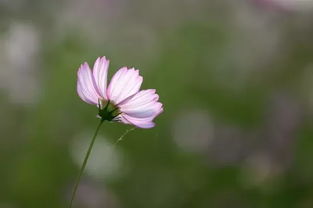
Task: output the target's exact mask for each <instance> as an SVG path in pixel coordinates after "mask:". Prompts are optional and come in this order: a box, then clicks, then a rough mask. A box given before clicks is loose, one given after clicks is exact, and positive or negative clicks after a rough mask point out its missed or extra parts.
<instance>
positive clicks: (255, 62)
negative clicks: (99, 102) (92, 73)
mask: <svg viewBox="0 0 313 208" xmlns="http://www.w3.org/2000/svg"><path fill="white" fill-rule="evenodd" d="M30 5H31V6H30ZM146 6H147V7H146ZM154 7H156V8H164V11H163V12H162V11H160V12H155V11H154V9H153V8H154ZM145 8H148V9H145ZM173 8H176V9H173ZM0 11H1V14H0V16H1V21H0V22H1V30H0V45H1V49H2V50H1V51H0V52H1V57H2V58H1V59H0V63H1V68H2V69H1V73H0V79H1V80H0V81H1V82H2V83H4V84H1V85H0V87H1V89H0V100H1V103H0V106H1V108H0V116H1V125H0V130H1V132H2V134H1V135H2V136H1V140H0V142H1V143H0V144H1V145H0V164H1V169H0V170H1V171H0V178H1V187H0V208H19V207H23V208H36V207H41V208H42V207H44V208H50V207H51V208H56V207H66V205H67V203H68V200H69V194H70V193H71V189H72V185H73V182H74V179H75V177H76V175H77V173H78V170H79V165H80V163H77V162H75V161H74V158H73V155H72V148H73V143H74V142H75V141H76V140H77V139H78V137H79V135H81V133H84V132H87V133H88V134H89V135H90V137H91V136H92V132H93V131H94V128H96V125H97V122H98V121H97V119H96V117H95V116H96V113H97V109H96V108H95V107H94V106H89V105H87V104H85V103H83V102H82V101H81V100H80V99H79V97H78V96H77V94H76V71H77V68H78V67H79V65H80V64H81V63H82V62H84V61H87V62H88V63H89V64H90V65H92V64H93V62H94V60H95V59H96V57H98V56H102V55H105V56H106V57H108V58H109V59H110V61H111V62H110V63H111V65H110V72H109V74H110V75H112V74H113V73H114V72H115V71H116V70H117V69H118V68H119V67H121V66H124V65H127V66H134V67H136V68H139V69H140V70H141V74H142V75H143V77H144V83H143V88H156V89H157V92H158V94H159V95H160V99H161V102H162V103H164V109H165V111H164V113H163V114H161V115H160V116H159V118H157V119H156V123H157V126H156V127H155V128H153V129H149V130H144V129H136V130H135V131H133V132H131V133H129V134H128V135H127V136H126V137H125V138H124V140H123V141H122V142H120V143H119V144H118V145H117V146H114V147H113V148H116V149H117V150H118V151H120V152H122V155H123V161H122V162H121V166H122V167H123V168H120V171H121V172H122V173H116V176H115V177H114V176H113V177H109V178H106V177H103V178H102V179H99V178H95V177H93V176H92V174H90V173H88V171H86V172H85V174H84V178H83V181H82V184H81V186H82V187H83V186H84V185H85V186H87V187H89V186H90V187H89V188H90V190H91V191H88V190H89V189H86V190H87V191H86V190H85V189H84V190H83V188H82V190H81V192H80V194H78V196H77V199H76V201H77V202H76V207H90V208H92V207H95V208H97V207H108V208H109V207H112V208H114V207H127V208H141V207H143V208H146V207H149V208H159V207H162V208H167V207H168V208H185V207H186V208H190V207H195V208H206V207H217V208H223V207H225V208H226V207H238V208H245V207H247V208H248V207H255V208H271V207H273V208H274V207H275V208H277V207H284V208H293V207H297V208H309V207H313V166H312V165H311V160H310V158H312V156H313V151H312V149H313V128H312V127H313V125H312V124H313V121H312V110H313V108H312V105H313V91H312V90H313V86H312V83H313V74H312V70H313V59H312V54H313V53H312V52H313V45H312V44H311V42H312V41H311V37H312V34H313V27H312V25H313V24H312V19H313V18H312V15H311V14H310V13H305V12H300V11H297V12H296V11H294V12H285V11H280V10H267V9H266V8H262V7H260V5H258V6H257V5H256V4H253V1H252V0H251V1H248V0H246V1H242V2H240V3H238V4H237V3H229V2H228V1H217V0H216V1H205V0H203V1H197V2H194V3H193V2H191V1H190V2H188V1H183V3H181V2H180V1H178V0H173V1H169V2H167V1H160V2H158V1H155V2H151V5H150V6H149V7H148V5H147V3H145V2H142V1H140V0H137V1H134V2H127V1H114V2H113V1H109V0H103V1H97V0H93V1H91V2H90V3H88V2H87V1H82V0H80V1H77V2H76V1H73V0H71V1H57V2H53V3H52V2H49V1H22V0H20V1H16V2H11V1H2V2H0ZM83 11H84V12H83ZM137 12H138V13H137ZM240 15H245V16H244V17H245V18H242V17H241V16H240ZM165 20H166V21H165ZM15 23H19V24H26V25H28V24H30V25H33V26H34V28H35V29H37V30H38V31H37V32H38V34H39V35H38V36H39V37H38V48H37V50H38V54H36V55H34V57H33V58H32V59H31V60H29V62H30V63H28V62H27V64H30V65H29V66H31V67H30V68H32V69H34V71H30V72H29V71H27V67H20V68H18V66H15V65H14V62H13V64H12V63H11V62H10V61H8V60H9V59H10V52H8V51H9V50H10V47H11V45H13V43H14V41H13V43H12V42H10V41H8V36H9V37H10V34H11V35H12V33H10V31H11V30H12V27H13V26H12V25H14V24H15ZM13 33H14V30H13ZM18 35H19V34H18ZM22 37H24V36H23V34H22ZM22 40H23V38H22ZM10 44H11V45H10ZM26 45H27V44H26ZM12 50H13V49H12ZM20 50H25V51H26V53H27V50H28V49H23V48H20ZM19 58H20V57H14V60H15V61H16V62H19ZM23 66H24V65H23ZM14 67H15V68H16V67H17V68H18V69H17V72H18V73H16V74H10V73H11V71H14V70H13V69H15V68H14ZM7 69H8V71H9V70H10V71H9V72H6V70H7ZM19 70H20V71H19ZM24 70H25V71H24ZM8 73H9V75H8ZM12 73H13V72H12ZM25 74H30V75H31V76H35V80H37V81H39V84H38V88H39V92H40V93H39V95H38V96H37V97H36V99H35V100H34V101H32V102H30V103H27V104H25V103H19V102H18V101H16V100H14V99H12V96H10V93H11V91H10V90H11V88H10V87H11V86H12V85H9V84H6V83H8V80H9V82H10V77H11V78H12V77H13V76H17V77H22V76H25ZM26 81H27V80H26ZM30 82H32V81H29V83H30ZM26 84H27V82H26ZM6 85H8V86H6ZM13 86H15V87H18V88H20V90H21V93H26V94H27V93H29V92H27V91H24V90H23V87H26V86H25V83H18V82H15V83H13ZM192 112H204V116H205V117H208V119H209V121H211V123H208V124H207V125H209V126H210V129H201V130H200V132H195V135H197V136H195V137H194V138H187V139H188V141H189V143H191V144H192V143H197V142H199V141H200V140H206V141H207V147H206V151H205V152H203V151H202V152H201V151H194V150H191V149H188V148H187V149H184V148H181V144H180V138H176V135H177V134H176V133H175V131H176V130H175V128H174V126H175V125H176V124H177V123H178V121H179V119H181V117H180V116H181V115H189V116H190V117H191V118H193V119H194V120H190V125H189V126H188V128H189V129H188V130H189V131H190V132H193V131H194V129H195V126H196V125H198V123H197V122H194V121H197V117H196V116H195V115H194V114H192ZM128 128H129V127H128V126H125V125H122V124H118V123H105V125H104V126H103V128H102V129H101V131H100V135H104V136H103V137H101V136H100V137H99V138H98V139H99V140H101V139H105V140H107V141H108V142H110V143H114V142H115V141H116V139H117V138H119V136H120V135H122V134H123V132H125V130H126V129H128ZM180 128H181V130H183V129H184V128H186V127H184V126H182V127H180ZM85 139H86V140H88V141H89V139H90V138H85ZM201 144H202V143H201ZM96 145H97V144H96ZM86 148H87V147H86ZM84 151H85V150H83V152H82V154H83V153H84ZM97 161H98V163H101V162H102V161H103V158H97ZM97 196H99V197H97Z"/></svg>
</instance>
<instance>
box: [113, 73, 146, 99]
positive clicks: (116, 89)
mask: <svg viewBox="0 0 313 208" xmlns="http://www.w3.org/2000/svg"><path fill="white" fill-rule="evenodd" d="M142 81H143V78H142V77H141V76H140V75H139V71H138V70H135V69H134V68H131V69H127V68H126V67H123V68H121V69H119V70H118V71H117V72H116V73H115V74H114V76H113V78H112V80H111V82H110V84H109V86H108V89H107V97H108V99H110V100H112V101H113V102H114V103H115V104H118V103H120V102H121V101H123V100H125V99H126V98H128V97H130V96H132V95H134V94H136V93H137V92H138V91H139V89H140V86H141V83H142Z"/></svg>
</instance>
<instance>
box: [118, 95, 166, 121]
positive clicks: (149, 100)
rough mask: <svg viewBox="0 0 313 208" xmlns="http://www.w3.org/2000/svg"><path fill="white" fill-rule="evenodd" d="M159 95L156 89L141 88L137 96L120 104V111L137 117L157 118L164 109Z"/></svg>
mask: <svg viewBox="0 0 313 208" xmlns="http://www.w3.org/2000/svg"><path fill="white" fill-rule="evenodd" d="M158 99H159V96H158V95H157V94H156V93H155V90H152V89H150V90H141V91H140V92H138V93H137V94H136V95H135V96H133V97H132V98H130V99H129V100H127V102H123V103H121V104H120V105H119V107H120V111H121V112H122V113H125V114H127V115H128V116H131V117H135V118H152V119H153V118H155V117H156V116H157V115H159V114H160V113H161V112H162V111H163V107H162V104H161V103H160V102H158Z"/></svg>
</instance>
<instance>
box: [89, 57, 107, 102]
mask: <svg viewBox="0 0 313 208" xmlns="http://www.w3.org/2000/svg"><path fill="white" fill-rule="evenodd" d="M109 63H110V61H109V60H107V59H106V58H105V56H103V57H99V58H98V59H97V60H96V62H95V64H94V66H93V77H94V80H95V83H96V86H97V90H98V93H99V94H100V95H101V97H102V98H104V99H107V95H106V90H107V77H108V68H109Z"/></svg>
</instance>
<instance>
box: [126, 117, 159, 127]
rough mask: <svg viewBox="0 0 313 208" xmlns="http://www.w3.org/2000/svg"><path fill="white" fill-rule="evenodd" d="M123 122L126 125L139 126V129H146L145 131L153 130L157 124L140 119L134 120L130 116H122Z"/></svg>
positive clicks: (149, 120)
mask: <svg viewBox="0 0 313 208" xmlns="http://www.w3.org/2000/svg"><path fill="white" fill-rule="evenodd" d="M121 118H122V119H121V121H122V122H123V123H126V124H132V125H134V126H137V127H139V128H144V129H149V128H153V127H154V126H155V123H154V122H153V121H152V120H151V119H150V118H148V119H139V118H134V117H131V116H128V115H122V116H121Z"/></svg>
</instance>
